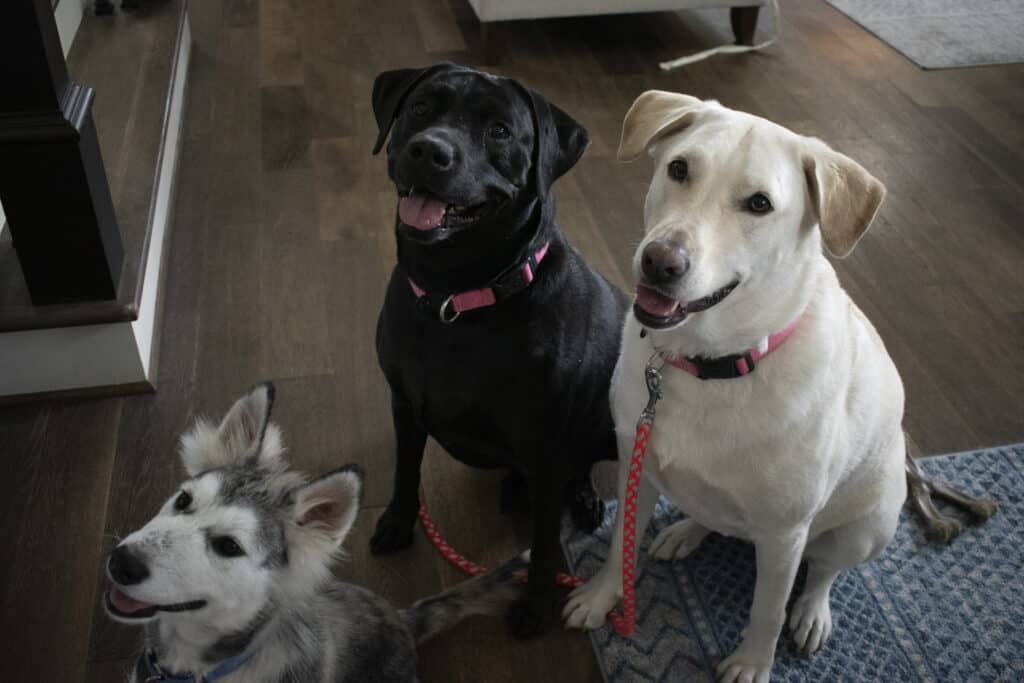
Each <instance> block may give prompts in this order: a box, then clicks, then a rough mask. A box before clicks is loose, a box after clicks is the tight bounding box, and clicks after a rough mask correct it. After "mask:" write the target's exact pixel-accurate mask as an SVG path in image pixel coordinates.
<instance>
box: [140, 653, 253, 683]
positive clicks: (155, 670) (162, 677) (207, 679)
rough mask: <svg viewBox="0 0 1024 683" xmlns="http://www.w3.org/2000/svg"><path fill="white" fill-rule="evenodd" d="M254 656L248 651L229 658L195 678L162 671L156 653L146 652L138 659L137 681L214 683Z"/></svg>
mask: <svg viewBox="0 0 1024 683" xmlns="http://www.w3.org/2000/svg"><path fill="white" fill-rule="evenodd" d="M254 654H256V652H255V651H253V650H249V651H246V652H243V653H242V654H239V655H235V656H234V657H229V658H228V659H225V660H224V661H223V662H221V663H220V664H218V665H217V666H216V667H215V668H214V669H213V671H211V672H210V673H208V674H206V675H205V676H200V677H198V678H197V677H196V675H195V674H194V673H187V674H175V673H169V672H167V671H164V670H163V669H162V668H161V667H160V663H159V662H158V661H157V659H156V652H154V651H153V650H146V653H145V654H144V655H142V657H140V658H139V665H138V673H139V676H138V679H139V683H214V681H216V680H218V679H221V678H224V677H225V676H229V675H230V674H233V673H234V672H236V671H238V670H239V669H241V668H242V667H243V666H244V665H245V663H246V662H248V661H249V660H250V659H252V657H253V655H254Z"/></svg>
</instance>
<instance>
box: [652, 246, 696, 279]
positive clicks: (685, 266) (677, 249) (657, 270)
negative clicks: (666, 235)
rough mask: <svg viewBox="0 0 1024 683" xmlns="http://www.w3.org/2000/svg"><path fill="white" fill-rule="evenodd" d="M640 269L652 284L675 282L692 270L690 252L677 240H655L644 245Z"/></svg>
mask: <svg viewBox="0 0 1024 683" xmlns="http://www.w3.org/2000/svg"><path fill="white" fill-rule="evenodd" d="M640 269H641V270H642V271H643V274H644V279H646V280H647V282H648V283H650V284H652V285H670V284H675V283H676V282H678V281H679V280H680V279H682V277H683V276H684V275H686V272H687V271H688V270H690V252H689V251H688V250H687V249H686V247H684V246H682V245H680V244H679V243H677V242H672V241H670V240H654V241H653V242H650V243H649V244H648V245H647V246H646V247H644V251H643V254H642V255H641V257H640Z"/></svg>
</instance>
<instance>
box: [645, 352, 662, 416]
mask: <svg viewBox="0 0 1024 683" xmlns="http://www.w3.org/2000/svg"><path fill="white" fill-rule="evenodd" d="M660 360H661V354H659V353H658V352H657V351H655V352H654V353H652V354H651V357H650V358H649V359H648V360H647V365H645V366H644V382H646V384H647V405H646V406H645V407H644V409H643V412H641V414H640V419H643V418H645V417H650V418H653V417H654V409H655V406H656V405H657V403H658V401H659V400H661V366H662V363H660V362H657V361H660Z"/></svg>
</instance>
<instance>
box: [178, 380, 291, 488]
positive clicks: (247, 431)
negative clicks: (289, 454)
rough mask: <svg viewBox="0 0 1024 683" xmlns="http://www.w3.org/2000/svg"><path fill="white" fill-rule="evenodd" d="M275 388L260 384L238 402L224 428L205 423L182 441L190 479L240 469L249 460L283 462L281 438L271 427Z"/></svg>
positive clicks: (196, 425) (183, 456) (265, 462)
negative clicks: (234, 467)
mask: <svg viewBox="0 0 1024 683" xmlns="http://www.w3.org/2000/svg"><path fill="white" fill-rule="evenodd" d="M273 405H274V385H273V384H271V383H270V382H266V383H264V384H260V385H258V386H255V387H253V388H252V389H250V390H249V393H247V394H246V395H245V396H243V397H242V398H240V399H238V400H237V401H235V404H234V405H233V406H231V409H230V410H229V411H228V413H227V415H225V416H224V419H223V420H221V423H220V426H218V427H216V428H214V427H213V426H212V425H210V424H209V423H208V422H206V421H205V420H202V419H200V420H198V421H197V422H196V424H195V426H194V427H193V428H192V429H191V430H190V431H188V432H187V433H186V434H185V435H184V436H182V437H181V459H182V462H184V464H185V469H186V470H187V471H188V473H189V475H191V476H193V477H194V476H196V475H198V474H202V473H203V472H206V471H208V470H211V469H214V468H217V467H226V466H228V465H237V464H241V463H242V462H244V461H245V460H246V459H253V460H254V462H259V463H261V464H270V463H271V461H274V460H277V459H280V458H281V452H282V450H283V449H282V447H281V435H280V432H279V431H278V429H277V428H276V427H275V426H274V425H272V424H270V410H271V408H272V407H273Z"/></svg>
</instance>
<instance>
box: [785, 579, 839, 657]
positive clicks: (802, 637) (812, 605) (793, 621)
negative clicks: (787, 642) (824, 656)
mask: <svg viewBox="0 0 1024 683" xmlns="http://www.w3.org/2000/svg"><path fill="white" fill-rule="evenodd" d="M789 630H790V631H791V632H792V633H793V642H795V643H796V646H797V647H798V648H800V651H801V652H803V653H804V654H806V655H810V654H814V653H815V652H817V651H818V650H820V649H821V648H822V647H823V646H824V645H825V643H826V642H827V641H828V639H829V636H831V635H832V610H831V609H830V608H829V605H828V591H825V592H823V593H811V594H804V595H801V596H800V597H799V598H797V601H796V602H795V603H793V609H792V610H791V611H790V615H789Z"/></svg>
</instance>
